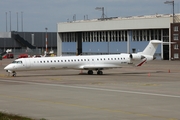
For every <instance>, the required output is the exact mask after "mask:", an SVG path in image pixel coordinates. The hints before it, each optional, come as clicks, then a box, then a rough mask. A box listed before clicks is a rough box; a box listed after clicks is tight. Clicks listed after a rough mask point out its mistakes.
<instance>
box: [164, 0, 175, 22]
mask: <svg viewBox="0 0 180 120" xmlns="http://www.w3.org/2000/svg"><path fill="white" fill-rule="evenodd" d="M164 4H172V6H173V23H174V22H175V21H174V15H175V14H174V0H172V1H166V2H164Z"/></svg>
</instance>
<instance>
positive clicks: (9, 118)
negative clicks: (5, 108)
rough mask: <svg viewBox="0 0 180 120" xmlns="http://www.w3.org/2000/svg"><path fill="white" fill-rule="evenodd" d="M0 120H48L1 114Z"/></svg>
mask: <svg viewBox="0 0 180 120" xmlns="http://www.w3.org/2000/svg"><path fill="white" fill-rule="evenodd" d="M0 120H46V119H44V118H42V119H32V118H28V117H23V116H19V115H13V114H8V113H3V112H0Z"/></svg>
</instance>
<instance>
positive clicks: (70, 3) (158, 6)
mask: <svg viewBox="0 0 180 120" xmlns="http://www.w3.org/2000/svg"><path fill="white" fill-rule="evenodd" d="M165 1H166V0H0V32H6V12H7V31H10V16H11V30H12V31H13V30H14V31H17V18H18V31H22V26H21V23H22V21H21V18H23V31H25V32H44V31H45V28H46V27H47V28H48V32H56V31H57V29H56V26H57V23H58V22H66V21H67V20H68V19H69V21H72V20H73V15H75V14H76V20H82V19H84V15H88V18H89V19H94V18H100V17H101V14H102V12H101V11H98V10H95V8H96V7H104V8H105V15H106V16H107V17H126V16H139V15H153V14H156V13H158V14H170V13H172V5H167V4H164V2H165ZM174 1H175V13H179V12H180V0H174ZM10 13H11V15H10ZM17 13H18V17H17ZM22 15H23V17H22Z"/></svg>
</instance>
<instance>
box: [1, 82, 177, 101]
mask: <svg viewBox="0 0 180 120" xmlns="http://www.w3.org/2000/svg"><path fill="white" fill-rule="evenodd" d="M0 81H2V82H14V83H23V84H32V85H41V86H54V87H65V88H75V89H86V90H98V91H107V92H119V93H128V94H139V95H149V96H159V97H170V98H180V96H178V95H170V94H158V93H148V92H138V91H126V90H120V89H119V90H118V89H105V88H95V87H85V86H71V85H62V84H48V83H37V82H28V81H26V82H24V81H17V80H0Z"/></svg>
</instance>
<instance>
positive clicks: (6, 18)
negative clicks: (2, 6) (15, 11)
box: [6, 12, 7, 32]
mask: <svg viewBox="0 0 180 120" xmlns="http://www.w3.org/2000/svg"><path fill="white" fill-rule="evenodd" d="M6 32H7V12H6Z"/></svg>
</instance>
